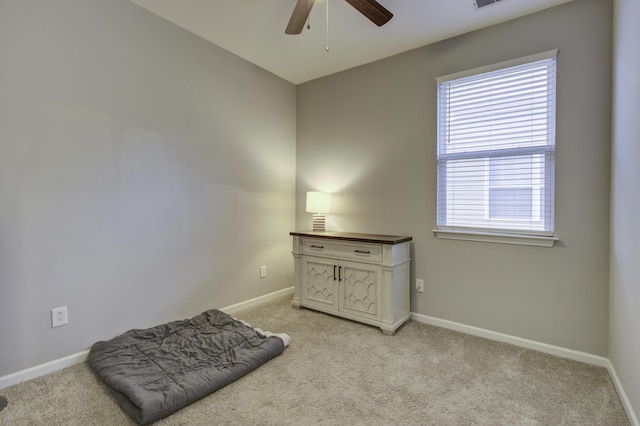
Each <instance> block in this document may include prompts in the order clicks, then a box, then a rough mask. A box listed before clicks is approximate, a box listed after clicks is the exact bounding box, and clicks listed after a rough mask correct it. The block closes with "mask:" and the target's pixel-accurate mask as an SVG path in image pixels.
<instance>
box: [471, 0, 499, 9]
mask: <svg viewBox="0 0 640 426" xmlns="http://www.w3.org/2000/svg"><path fill="white" fill-rule="evenodd" d="M499 1H500V0H474V4H475V5H476V7H477V8H478V9H480V8H481V7H485V6H489V5H490V4H493V3H496V2H499Z"/></svg>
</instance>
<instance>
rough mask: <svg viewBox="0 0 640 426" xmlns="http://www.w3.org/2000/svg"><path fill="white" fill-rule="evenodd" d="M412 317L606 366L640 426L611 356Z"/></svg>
mask: <svg viewBox="0 0 640 426" xmlns="http://www.w3.org/2000/svg"><path fill="white" fill-rule="evenodd" d="M411 319H412V320H414V321H417V322H421V323H424V324H429V325H434V326H436V327H442V328H446V329H449V330H454V331H459V332H461V333H465V334H471V335H473V336H478V337H484V338H485V339H489V340H495V341H498V342H503V343H510V344H512V345H515V346H520V347H522V348H527V349H532V350H535V351H539V352H544V353H547V354H551V355H556V356H559V357H562V358H567V359H571V360H574V361H580V362H584V363H587V364H591V365H597V366H599V367H604V368H606V369H607V370H608V371H609V375H610V376H611V380H612V381H613V383H614V385H615V387H616V390H617V391H618V395H619V396H620V401H621V402H622V405H623V406H624V409H625V411H626V412H627V415H628V417H629V421H630V422H631V424H632V426H640V423H638V417H637V416H636V414H635V412H634V410H633V407H632V406H631V401H629V397H628V396H627V393H626V392H625V390H624V387H623V386H622V382H620V379H619V377H618V374H617V373H616V370H615V368H614V367H613V364H612V363H611V360H609V358H605V357H601V356H598V355H593V354H590V353H587V352H580V351H575V350H573V349H567V348H563V347H561V346H554V345H549V344H547V343H542V342H536V341H534V340H528V339H523V338H521V337H516V336H511V335H509V334H503V333H498V332H495V331H491V330H486V329H484V328H479V327H474V326H470V325H465V324H460V323H457V322H453V321H449V320H443V319H440V318H434V317H430V316H427V315H422V314H416V313H412V314H411Z"/></svg>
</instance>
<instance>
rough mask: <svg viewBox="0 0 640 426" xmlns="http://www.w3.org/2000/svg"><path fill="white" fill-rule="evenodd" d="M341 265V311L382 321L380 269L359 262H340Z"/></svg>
mask: <svg viewBox="0 0 640 426" xmlns="http://www.w3.org/2000/svg"><path fill="white" fill-rule="evenodd" d="M340 265H341V268H342V270H341V271H340V272H341V274H340V275H341V276H340V278H342V281H341V284H340V310H341V311H342V312H344V313H348V314H351V315H356V316H359V317H362V318H368V319H372V320H380V318H381V313H382V310H381V308H382V306H381V304H380V301H381V298H382V288H381V285H380V282H381V278H380V274H381V269H380V267H379V266H377V265H369V264H366V263H357V262H340Z"/></svg>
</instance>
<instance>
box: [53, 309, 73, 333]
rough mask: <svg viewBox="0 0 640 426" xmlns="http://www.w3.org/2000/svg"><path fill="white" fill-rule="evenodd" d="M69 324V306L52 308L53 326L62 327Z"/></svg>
mask: <svg viewBox="0 0 640 426" xmlns="http://www.w3.org/2000/svg"><path fill="white" fill-rule="evenodd" d="M67 324H69V316H68V315H67V307H66V306H62V307H60V308H54V309H52V310H51V327H54V328H55V327H60V326H61V325H67Z"/></svg>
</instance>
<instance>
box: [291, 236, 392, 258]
mask: <svg viewBox="0 0 640 426" xmlns="http://www.w3.org/2000/svg"><path fill="white" fill-rule="evenodd" d="M302 253H304V254H312V255H315V256H332V257H340V258H343V259H354V260H362V261H371V262H381V261H382V245H381V244H366V243H356V242H354V243H351V242H344V243H343V242H337V241H327V240H323V239H313V238H305V239H303V240H302Z"/></svg>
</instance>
